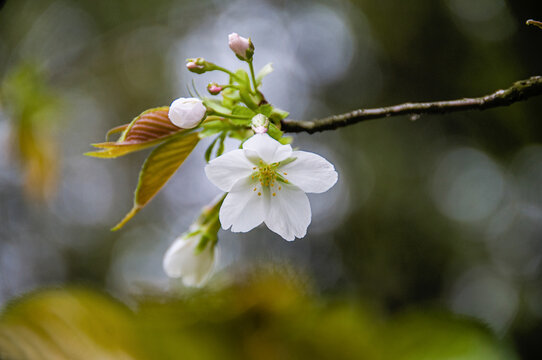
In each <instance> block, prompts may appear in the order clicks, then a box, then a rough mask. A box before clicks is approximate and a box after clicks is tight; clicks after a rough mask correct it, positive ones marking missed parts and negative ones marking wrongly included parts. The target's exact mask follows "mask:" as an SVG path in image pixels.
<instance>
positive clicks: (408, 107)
mask: <svg viewBox="0 0 542 360" xmlns="http://www.w3.org/2000/svg"><path fill="white" fill-rule="evenodd" d="M538 95H542V76H533V77H531V78H529V79H526V80H521V81H516V82H515V83H514V84H513V85H512V86H510V87H509V88H508V89H504V90H497V91H495V92H494V93H492V94H489V95H485V96H482V97H477V98H464V99H457V100H450V101H435V102H421V103H405V104H400V105H395V106H388V107H382V108H374V109H358V110H354V111H351V112H348V113H345V114H340V115H333V116H329V117H326V118H323V119H316V120H312V121H307V120H289V119H285V120H283V121H282V130H283V131H285V132H308V133H314V132H318V131H324V130H334V129H337V128H340V127H344V126H348V125H353V124H356V123H358V122H362V121H366V120H372V119H380V118H385V117H391V116H400V115H409V116H410V117H411V118H413V119H415V118H417V117H419V116H420V115H424V114H446V113H451V112H456V111H466V110H485V109H490V108H495V107H499V106H508V105H511V104H513V103H516V102H518V101H523V100H527V99H528V98H530V97H533V96H538Z"/></svg>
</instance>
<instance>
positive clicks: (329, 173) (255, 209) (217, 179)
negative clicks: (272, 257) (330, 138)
mask: <svg viewBox="0 0 542 360" xmlns="http://www.w3.org/2000/svg"><path fill="white" fill-rule="evenodd" d="M205 173H206V175H207V177H208V178H209V180H210V181H211V182H212V183H213V184H214V185H216V186H217V187H218V188H220V189H221V190H222V191H225V192H228V195H227V196H226V198H225V199H224V203H223V204H222V207H221V208H220V214H219V216H220V223H221V224H222V228H223V229H226V230H227V229H229V228H230V227H231V231H233V232H247V231H249V230H251V229H253V228H255V227H256V226H258V225H260V224H261V223H262V222H265V224H266V225H267V227H268V228H269V229H270V230H271V231H274V232H275V233H277V234H279V235H280V236H282V237H283V238H284V239H286V240H288V241H292V240H294V239H295V238H296V237H297V238H302V237H303V236H305V234H306V233H307V227H308V226H309V224H310V222H311V208H310V204H309V199H308V198H307V195H305V193H322V192H325V191H327V190H329V189H330V188H331V187H332V186H333V185H334V184H335V183H336V182H337V177H338V175H337V172H336V171H335V168H334V167H333V165H332V164H331V163H330V162H328V161H327V160H326V159H324V158H323V157H321V156H319V155H316V154H313V153H310V152H306V151H293V150H292V147H291V146H290V145H281V144H280V143H279V142H278V141H276V140H275V139H273V138H271V137H270V136H269V135H268V134H256V135H254V136H252V137H251V138H250V139H248V140H247V141H246V142H245V143H244V144H243V148H242V149H238V150H233V151H230V152H228V153H226V154H224V155H222V156H220V157H218V158H216V159H214V160H212V161H211V162H209V164H207V166H206V167H205Z"/></svg>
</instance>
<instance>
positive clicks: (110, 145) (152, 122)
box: [85, 106, 185, 158]
mask: <svg viewBox="0 0 542 360" xmlns="http://www.w3.org/2000/svg"><path fill="white" fill-rule="evenodd" d="M168 111H169V106H162V107H158V108H154V109H149V110H146V111H144V112H143V113H141V114H140V115H139V116H137V117H136V118H135V119H134V120H132V121H131V122H130V124H128V125H123V126H126V128H125V129H124V131H123V132H122V135H121V136H120V138H119V139H118V140H117V141H115V142H105V143H98V144H92V146H94V147H97V148H100V149H103V150H100V151H92V152H88V153H86V154H85V155H87V156H94V157H100V158H115V157H118V156H122V155H126V154H128V153H131V152H134V151H138V150H142V149H145V148H148V147H149V146H154V145H156V144H158V143H160V142H162V141H165V140H166V139H168V138H170V137H171V136H173V135H175V134H178V133H179V132H181V131H185V129H181V128H179V127H177V126H175V125H173V123H172V122H171V121H170V120H169V117H168ZM121 128H122V126H119V127H116V128H113V129H111V130H109V132H108V135H110V134H112V133H116V132H119V131H121Z"/></svg>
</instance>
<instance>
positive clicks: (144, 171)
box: [112, 133, 199, 231]
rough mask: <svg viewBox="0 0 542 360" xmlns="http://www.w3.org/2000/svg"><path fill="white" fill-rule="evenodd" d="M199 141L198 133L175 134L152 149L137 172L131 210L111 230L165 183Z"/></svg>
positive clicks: (142, 205) (125, 221) (138, 208)
mask: <svg viewBox="0 0 542 360" xmlns="http://www.w3.org/2000/svg"><path fill="white" fill-rule="evenodd" d="M198 141H199V137H198V134H196V133H192V134H188V135H184V134H183V135H179V136H175V137H174V138H172V139H169V140H168V141H166V142H165V143H163V144H162V145H160V146H158V147H157V148H156V149H154V150H153V151H152V152H151V154H150V155H149V157H148V158H147V160H145V163H144V164H143V167H142V168H141V171H140V173H139V182H138V184H137V188H136V191H135V196H134V206H133V207H132V210H130V212H129V213H128V214H127V215H126V216H125V217H124V219H122V220H121V221H120V222H119V223H118V224H117V225H116V226H115V227H114V228H113V229H112V230H113V231H115V230H119V229H120V228H121V227H123V226H124V224H126V223H127V222H128V221H129V220H130V219H131V218H132V217H134V215H135V214H137V213H138V212H139V211H140V210H141V209H142V208H143V207H144V206H145V205H147V203H148V202H149V201H151V199H152V198H153V197H154V196H155V195H156V194H157V193H158V191H160V189H161V188H162V187H163V186H164V185H165V184H166V182H167V181H168V180H169V178H170V177H171V176H172V175H173V174H174V173H175V172H176V171H177V169H178V168H179V167H180V166H181V165H182V163H183V162H184V160H185V159H186V158H187V157H188V155H189V154H190V153H191V152H192V150H193V149H194V147H195V146H196V144H197V143H198Z"/></svg>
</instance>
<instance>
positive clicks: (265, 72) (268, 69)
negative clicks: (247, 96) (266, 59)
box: [256, 63, 273, 86]
mask: <svg viewBox="0 0 542 360" xmlns="http://www.w3.org/2000/svg"><path fill="white" fill-rule="evenodd" d="M272 72H273V64H272V63H268V64H266V65H265V66H264V67H263V68H261V69H260V71H258V74H257V75H256V84H257V86H260V85H261V84H262V80H263V78H264V77H266V76H267V75H269V74H271V73H272Z"/></svg>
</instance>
